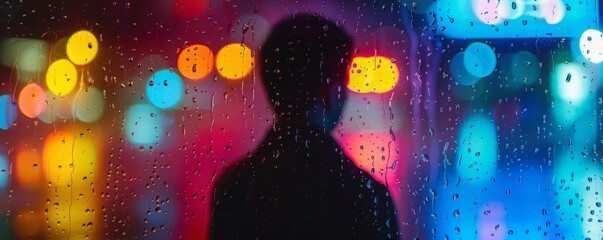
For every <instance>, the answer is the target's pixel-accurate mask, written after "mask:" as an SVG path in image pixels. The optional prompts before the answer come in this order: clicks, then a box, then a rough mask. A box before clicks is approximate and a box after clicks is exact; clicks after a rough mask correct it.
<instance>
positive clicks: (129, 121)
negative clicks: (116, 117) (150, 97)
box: [124, 104, 164, 145]
mask: <svg viewBox="0 0 603 240" xmlns="http://www.w3.org/2000/svg"><path fill="white" fill-rule="evenodd" d="M163 118H164V116H163V113H162V112H161V110H160V109H158V108H156V107H154V106H153V105H149V104H136V105H133V106H131V107H129V108H128V110H127V111H126V117H125V124H124V134H125V135H126V137H127V138H128V140H129V141H130V142H131V143H134V144H140V145H149V144H153V143H157V142H159V141H161V139H162V138H163V134H164V126H163V125H164V124H163V123H164V119H163Z"/></svg>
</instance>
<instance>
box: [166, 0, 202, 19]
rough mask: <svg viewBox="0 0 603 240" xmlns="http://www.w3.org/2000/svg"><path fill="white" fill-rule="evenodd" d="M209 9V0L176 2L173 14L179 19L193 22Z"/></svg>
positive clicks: (173, 6)
mask: <svg viewBox="0 0 603 240" xmlns="http://www.w3.org/2000/svg"><path fill="white" fill-rule="evenodd" d="M208 7H209V0H174V1H173V3H172V13H173V14H174V15H175V16H176V18H178V19H182V20H192V19H195V18H199V17H201V16H202V15H203V14H204V13H205V12H206V11H207V9H208Z"/></svg>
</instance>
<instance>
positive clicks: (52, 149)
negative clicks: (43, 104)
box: [42, 130, 99, 189]
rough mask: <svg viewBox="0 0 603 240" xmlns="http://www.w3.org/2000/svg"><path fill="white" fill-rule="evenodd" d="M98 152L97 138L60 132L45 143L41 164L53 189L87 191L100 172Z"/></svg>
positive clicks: (90, 135)
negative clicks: (66, 187) (67, 187)
mask: <svg viewBox="0 0 603 240" xmlns="http://www.w3.org/2000/svg"><path fill="white" fill-rule="evenodd" d="M97 152H98V150H97V146H96V143H95V141H94V136H93V135H92V134H90V133H78V132H71V131H66V130H58V131H55V132H52V133H50V134H49V135H48V136H47V137H46V139H45V140H44V148H43V151H42V160H43V163H42V164H43V165H44V170H45V174H46V179H47V180H48V181H49V182H52V184H53V185H54V186H61V187H64V186H68V185H70V186H71V187H72V188H75V189H77V188H83V187H87V186H88V185H89V184H90V183H89V182H88V180H90V181H92V177H93V176H94V174H96V173H97V172H96V171H97V170H98V164H99V162H98V153H97Z"/></svg>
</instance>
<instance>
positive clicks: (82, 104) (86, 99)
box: [71, 87, 105, 123]
mask: <svg viewBox="0 0 603 240" xmlns="http://www.w3.org/2000/svg"><path fill="white" fill-rule="evenodd" d="M71 104H72V109H73V116H75V117H76V118H77V119H79V120H80V121H82V122H88V123H91V122H96V121H97V120H98V119H100V118H101V117H102V116H103V112H104V110H105V100H104V96H103V93H102V92H101V91H100V90H98V88H95V87H89V88H88V89H86V90H83V91H80V92H79V93H78V95H77V96H76V98H75V99H74V101H73V102H72V103H71Z"/></svg>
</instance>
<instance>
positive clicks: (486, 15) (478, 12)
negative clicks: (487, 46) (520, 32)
mask: <svg viewBox="0 0 603 240" xmlns="http://www.w3.org/2000/svg"><path fill="white" fill-rule="evenodd" d="M471 1H472V7H473V14H475V16H476V17H477V19H479V20H480V21H481V22H483V23H485V24H491V25H494V24H498V23H499V22H500V21H502V17H500V16H499V15H498V10H497V6H498V4H499V1H492V0H471Z"/></svg>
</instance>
